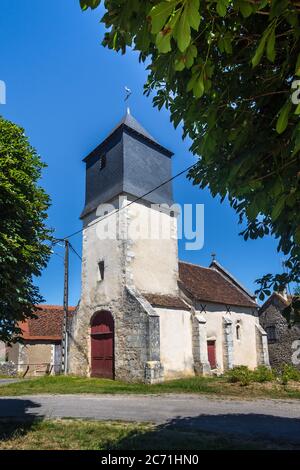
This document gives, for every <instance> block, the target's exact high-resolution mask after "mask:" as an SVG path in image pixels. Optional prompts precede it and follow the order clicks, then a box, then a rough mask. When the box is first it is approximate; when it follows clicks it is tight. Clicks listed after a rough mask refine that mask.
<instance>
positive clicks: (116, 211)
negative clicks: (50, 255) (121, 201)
mask: <svg viewBox="0 0 300 470" xmlns="http://www.w3.org/2000/svg"><path fill="white" fill-rule="evenodd" d="M195 165H196V163H193V165H190V166H188V167H187V168H185V169H184V170H182V171H180V172H179V173H177V174H176V175H174V176H172V178H169V179H168V180H166V181H164V182H163V183H161V184H159V185H158V186H156V187H155V188H153V189H151V190H150V191H148V192H147V193H145V194H143V195H142V196H139V197H137V198H136V199H133V201H130V202H129V204H127V205H126V206H123V207H120V208H119V209H116V210H115V211H114V212H110V213H109V214H107V215H105V216H104V217H102V218H100V219H98V220H95V221H94V222H93V223H91V224H90V225H88V226H87V227H86V229H88V228H90V227H93V226H94V225H96V224H97V223H98V222H103V220H105V219H108V217H111V216H112V215H114V214H117V213H118V212H121V211H122V210H124V209H127V208H128V207H129V206H131V204H134V203H135V202H138V201H140V200H141V199H144V197H146V196H148V195H149V194H151V193H153V192H154V191H156V190H157V189H159V188H161V187H162V186H164V185H165V184H168V183H170V182H171V181H173V180H174V179H175V178H178V177H179V176H181V175H183V174H184V173H186V172H187V171H189V170H191V169H192V168H193V167H194V166H195ZM83 230H84V229H83V228H81V229H80V230H77V231H76V232H73V233H71V234H70V235H67V236H65V237H64V238H57V239H56V241H55V242H54V244H56V243H59V242H61V241H65V240H68V239H69V238H71V237H75V235H79V234H80V233H82V232H83ZM76 254H77V256H80V255H78V253H76Z"/></svg>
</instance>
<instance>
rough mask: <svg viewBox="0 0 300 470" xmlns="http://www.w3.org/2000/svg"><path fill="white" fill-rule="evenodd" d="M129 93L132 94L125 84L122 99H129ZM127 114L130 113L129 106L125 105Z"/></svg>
mask: <svg viewBox="0 0 300 470" xmlns="http://www.w3.org/2000/svg"><path fill="white" fill-rule="evenodd" d="M131 94H132V91H131V90H130V88H128V86H125V99H124V101H127V100H129V98H130V96H131ZM127 114H130V108H129V106H127Z"/></svg>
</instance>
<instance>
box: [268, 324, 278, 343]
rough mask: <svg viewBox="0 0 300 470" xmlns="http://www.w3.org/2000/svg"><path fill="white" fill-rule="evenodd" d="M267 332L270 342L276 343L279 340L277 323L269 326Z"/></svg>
mask: <svg viewBox="0 0 300 470" xmlns="http://www.w3.org/2000/svg"><path fill="white" fill-rule="evenodd" d="M266 333H267V338H268V341H269V343H275V342H276V341H277V332H276V326H275V325H270V326H267V327H266Z"/></svg>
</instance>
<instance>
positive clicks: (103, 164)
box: [100, 154, 106, 171]
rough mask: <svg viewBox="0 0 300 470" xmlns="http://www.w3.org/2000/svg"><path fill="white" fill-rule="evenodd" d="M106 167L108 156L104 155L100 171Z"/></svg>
mask: <svg viewBox="0 0 300 470" xmlns="http://www.w3.org/2000/svg"><path fill="white" fill-rule="evenodd" d="M105 167H106V155H105V154H104V155H102V156H101V157H100V171H101V170H103V168H105Z"/></svg>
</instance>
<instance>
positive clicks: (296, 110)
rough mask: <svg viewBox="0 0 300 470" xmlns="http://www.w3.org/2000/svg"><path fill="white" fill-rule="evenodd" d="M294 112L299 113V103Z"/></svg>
mask: <svg viewBox="0 0 300 470" xmlns="http://www.w3.org/2000/svg"><path fill="white" fill-rule="evenodd" d="M294 114H297V115H299V114H300V103H299V104H298V106H297V108H296V109H295V113H294Z"/></svg>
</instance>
